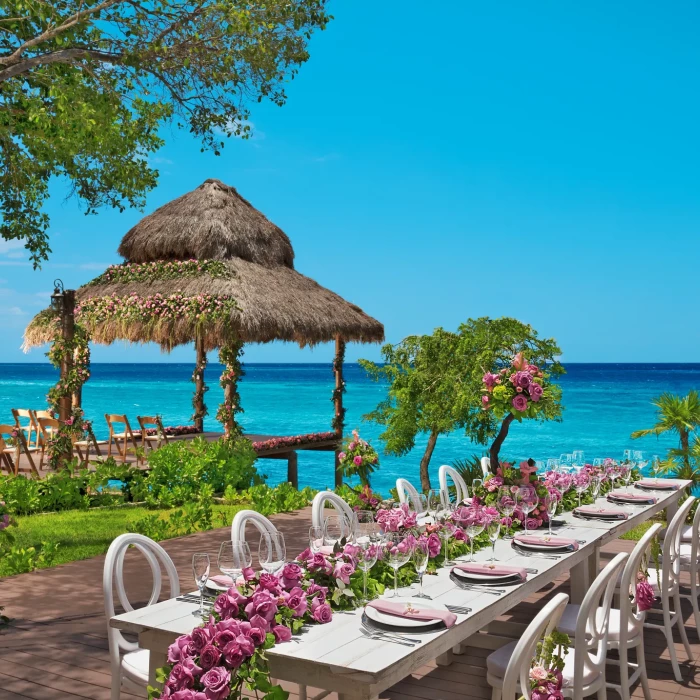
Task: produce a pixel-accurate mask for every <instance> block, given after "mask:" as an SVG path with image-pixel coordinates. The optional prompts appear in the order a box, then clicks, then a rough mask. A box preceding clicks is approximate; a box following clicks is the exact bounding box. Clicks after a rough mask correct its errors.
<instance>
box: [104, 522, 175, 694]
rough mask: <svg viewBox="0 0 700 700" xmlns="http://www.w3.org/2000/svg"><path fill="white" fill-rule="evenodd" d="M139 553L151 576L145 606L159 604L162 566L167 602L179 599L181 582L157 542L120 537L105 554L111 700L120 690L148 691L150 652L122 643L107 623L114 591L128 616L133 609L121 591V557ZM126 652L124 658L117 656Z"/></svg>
mask: <svg viewBox="0 0 700 700" xmlns="http://www.w3.org/2000/svg"><path fill="white" fill-rule="evenodd" d="M132 545H133V546H134V547H135V548H136V549H138V550H139V551H140V552H141V553H142V554H143V556H144V557H145V558H146V561H147V562H148V565H149V566H150V567H151V574H152V575H153V588H152V590H151V597H150V598H149V599H148V603H146V606H149V605H153V604H154V603H157V602H158V598H159V597H160V592H161V588H162V581H163V577H162V573H161V566H162V567H163V569H164V570H165V574H166V575H167V577H168V581H169V583H170V596H169V597H170V598H175V597H177V596H178V595H180V581H179V579H178V576H177V571H176V569H175V565H174V564H173V562H172V559H171V558H170V557H169V556H168V553H167V552H166V551H165V550H164V549H163V548H162V547H161V546H160V545H159V544H157V543H156V542H154V541H153V540H151V539H149V538H148V537H145V536H144V535H135V534H131V533H127V534H125V535H119V537H117V538H116V539H115V540H114V541H113V542H112V544H111V545H110V546H109V550H108V551H107V558H106V559H105V566H104V573H103V576H102V588H103V591H104V599H105V615H106V616H107V639H108V641H109V657H110V664H111V667H112V696H111V697H112V700H119V695H120V692H121V688H124V690H126V691H128V692H130V693H135V694H137V695H142V696H145V694H146V688H147V687H148V662H149V652H148V650H147V649H141V648H140V647H139V645H138V644H136V643H135V642H129V641H127V640H126V639H124V637H123V635H122V633H121V632H120V631H119V630H117V629H115V628H113V627H110V626H109V621H110V619H111V618H113V617H114V615H115V614H116V612H115V609H114V588H116V589H117V596H118V598H119V603H120V605H121V606H122V608H123V609H124V610H125V611H127V612H130V611H131V610H133V609H134V608H133V607H132V605H131V603H130V602H129V599H128V597H127V595H126V590H125V589H124V555H125V554H126V551H127V549H128V548H129V547H130V546H132ZM122 651H123V652H125V653H124V654H123V655H122V654H121V653H120V652H122Z"/></svg>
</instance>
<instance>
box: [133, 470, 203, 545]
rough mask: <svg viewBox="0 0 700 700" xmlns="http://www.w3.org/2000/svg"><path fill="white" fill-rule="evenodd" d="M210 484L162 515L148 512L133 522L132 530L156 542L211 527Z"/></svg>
mask: <svg viewBox="0 0 700 700" xmlns="http://www.w3.org/2000/svg"><path fill="white" fill-rule="evenodd" d="M212 496H213V491H212V488H211V486H209V485H208V484H203V485H202V487H201V489H200V491H199V494H198V495H197V497H196V498H195V499H194V500H192V501H189V502H187V503H185V504H184V506H183V507H182V508H178V509H176V510H173V511H170V512H169V513H167V514H166V515H164V516H161V515H155V514H150V515H147V516H146V517H144V518H142V519H141V520H138V521H136V522H135V523H134V531H135V532H138V533H140V534H142V535H146V537H150V538H151V539H152V540H156V541H157V542H158V541H160V540H166V539H170V538H171V537H182V536H184V535H189V534H191V533H193V532H199V531H200V530H211V528H212Z"/></svg>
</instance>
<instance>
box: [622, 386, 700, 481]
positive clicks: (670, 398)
mask: <svg viewBox="0 0 700 700" xmlns="http://www.w3.org/2000/svg"><path fill="white" fill-rule="evenodd" d="M652 403H653V405H654V406H656V409H657V420H656V424H655V425H653V426H652V427H651V428H645V429H644V430H636V431H635V432H633V433H632V439H634V440H637V439H638V438H641V437H646V436H647V435H657V436H658V435H664V434H666V433H676V434H677V435H678V448H677V449H673V450H671V451H670V452H669V458H671V459H673V458H680V459H681V461H682V462H683V466H684V467H685V469H691V466H690V451H691V450H690V437H691V434H692V433H694V432H695V430H696V429H697V428H698V426H700V394H698V392H697V391H695V390H692V391H689V392H688V394H687V395H686V396H678V395H677V394H672V393H670V392H664V393H663V394H661V396H659V397H657V398H655V399H654V400H653V401H652Z"/></svg>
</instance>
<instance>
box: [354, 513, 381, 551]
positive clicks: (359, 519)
mask: <svg viewBox="0 0 700 700" xmlns="http://www.w3.org/2000/svg"><path fill="white" fill-rule="evenodd" d="M377 528H378V526H377V523H376V522H375V520H374V513H373V512H372V511H371V510H358V511H356V512H355V544H359V545H362V544H364V543H369V542H371V540H372V535H373V534H374V531H375V530H376V529H377Z"/></svg>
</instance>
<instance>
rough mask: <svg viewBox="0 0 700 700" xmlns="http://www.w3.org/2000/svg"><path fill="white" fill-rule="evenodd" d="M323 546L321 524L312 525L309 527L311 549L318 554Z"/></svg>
mask: <svg viewBox="0 0 700 700" xmlns="http://www.w3.org/2000/svg"><path fill="white" fill-rule="evenodd" d="M321 547H323V528H322V527H321V526H320V525H312V526H311V527H310V528H309V549H310V550H311V551H312V552H313V553H314V554H318V553H319V552H320V551H321Z"/></svg>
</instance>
